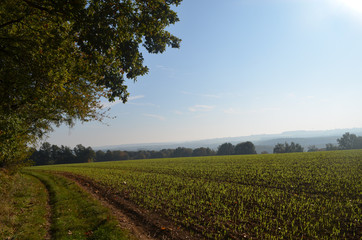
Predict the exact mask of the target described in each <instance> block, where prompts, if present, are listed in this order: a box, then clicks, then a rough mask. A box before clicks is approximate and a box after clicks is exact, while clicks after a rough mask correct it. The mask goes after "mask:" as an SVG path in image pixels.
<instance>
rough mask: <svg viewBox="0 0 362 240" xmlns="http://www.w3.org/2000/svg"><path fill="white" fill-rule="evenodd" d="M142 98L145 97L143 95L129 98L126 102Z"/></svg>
mask: <svg viewBox="0 0 362 240" xmlns="http://www.w3.org/2000/svg"><path fill="white" fill-rule="evenodd" d="M144 97H145V96H144V95H137V96H131V97H129V98H128V101H133V100H136V99H141V98H144Z"/></svg>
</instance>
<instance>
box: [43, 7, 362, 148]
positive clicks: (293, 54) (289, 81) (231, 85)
mask: <svg viewBox="0 0 362 240" xmlns="http://www.w3.org/2000/svg"><path fill="white" fill-rule="evenodd" d="M175 10H176V12H177V13H178V16H179V18H180V21H179V22H178V23H176V24H175V25H173V26H171V27H169V28H168V30H169V31H170V32H171V33H172V34H174V35H176V36H177V37H179V38H181V39H182V43H181V47H180V49H172V48H168V49H167V51H166V52H164V53H163V54H156V55H155V54H148V53H145V54H144V58H145V64H146V65H147V66H148V67H149V68H150V71H149V73H148V74H147V75H146V76H144V77H140V78H138V80H137V82H135V83H134V82H133V81H128V83H127V84H128V89H129V92H130V98H129V101H128V102H127V103H126V104H123V103H120V102H115V103H113V104H111V105H110V104H107V103H105V106H111V110H110V112H109V113H110V115H111V116H113V117H114V118H112V119H106V120H105V122H104V123H99V122H90V123H84V124H82V123H77V124H76V125H75V127H73V128H71V129H69V128H68V127H66V126H61V127H60V128H56V129H55V131H54V132H53V133H51V134H50V135H49V138H48V139H46V141H48V142H50V143H51V144H57V145H66V146H71V147H72V146H75V145H77V144H83V145H85V146H92V147H96V146H106V145H119V144H133V143H159V142H182V141H191V140H200V139H209V138H222V137H237V136H248V135H254V134H274V133H281V132H284V131H294V130H328V129H340V128H354V127H362V108H361V103H362V44H361V43H362V1H361V0H223V1H220V0H183V2H182V3H181V5H180V6H179V7H177V8H175Z"/></svg>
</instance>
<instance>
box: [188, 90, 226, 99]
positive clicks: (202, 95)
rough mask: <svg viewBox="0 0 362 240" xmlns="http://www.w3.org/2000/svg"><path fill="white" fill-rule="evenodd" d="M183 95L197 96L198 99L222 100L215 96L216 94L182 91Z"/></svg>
mask: <svg viewBox="0 0 362 240" xmlns="http://www.w3.org/2000/svg"><path fill="white" fill-rule="evenodd" d="M181 93H182V94H184V95H191V96H197V97H207V98H220V96H219V95H215V94H201V93H192V92H186V91H181Z"/></svg>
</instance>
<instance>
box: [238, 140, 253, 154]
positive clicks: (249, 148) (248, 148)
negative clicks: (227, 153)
mask: <svg viewBox="0 0 362 240" xmlns="http://www.w3.org/2000/svg"><path fill="white" fill-rule="evenodd" d="M234 151H235V154H256V150H255V146H254V144H253V143H252V142H249V141H247V142H242V143H239V144H237V145H236V146H235V149H234Z"/></svg>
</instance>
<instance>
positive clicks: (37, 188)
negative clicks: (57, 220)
mask: <svg viewBox="0 0 362 240" xmlns="http://www.w3.org/2000/svg"><path fill="white" fill-rule="evenodd" d="M0 199H1V204H0V239H46V237H47V229H48V227H47V224H48V221H47V201H48V196H47V191H46V189H45V187H44V185H43V184H42V183H41V182H40V181H39V180H38V179H36V178H34V177H32V176H28V175H23V174H18V175H15V176H9V175H6V174H4V173H2V172H0Z"/></svg>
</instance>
